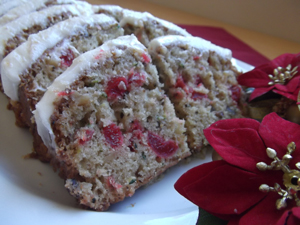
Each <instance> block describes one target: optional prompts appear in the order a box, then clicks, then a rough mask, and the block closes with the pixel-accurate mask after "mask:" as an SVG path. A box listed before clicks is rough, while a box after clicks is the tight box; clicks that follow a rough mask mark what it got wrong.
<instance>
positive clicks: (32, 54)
mask: <svg viewBox="0 0 300 225" xmlns="http://www.w3.org/2000/svg"><path fill="white" fill-rule="evenodd" d="M103 23H117V21H116V20H115V19H113V18H112V17H109V16H106V15H104V14H100V15H96V14H95V15H91V16H80V17H73V18H70V19H68V20H65V21H62V22H59V23H57V24H55V25H54V26H52V27H50V28H48V29H46V30H43V31H41V32H39V33H37V34H33V35H30V36H29V38H28V40H27V41H26V42H24V43H23V44H22V45H20V46H19V47H18V48H16V49H15V50H14V51H12V52H11V53H10V54H8V55H7V56H6V57H5V58H4V59H3V60H2V63H1V78H2V85H3V89H4V93H5V94H6V95H7V96H8V97H9V98H10V99H12V100H14V101H18V99H19V98H18V86H19V84H20V81H21V79H20V77H19V76H20V75H21V74H22V73H23V72H24V71H25V70H26V69H27V68H28V67H30V66H31V65H32V64H33V63H34V62H35V61H36V60H37V59H38V58H39V57H40V56H41V55H42V54H43V53H44V51H45V50H47V49H50V48H52V47H54V46H55V45H56V44H57V43H59V42H60V41H62V40H63V39H64V38H66V37H69V36H72V34H75V33H78V32H82V33H85V32H86V30H85V29H86V28H85V25H87V24H90V25H92V24H103Z"/></svg>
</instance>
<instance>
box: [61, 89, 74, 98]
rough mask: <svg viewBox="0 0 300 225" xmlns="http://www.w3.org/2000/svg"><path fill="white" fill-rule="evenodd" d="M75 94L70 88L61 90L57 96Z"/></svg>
mask: <svg viewBox="0 0 300 225" xmlns="http://www.w3.org/2000/svg"><path fill="white" fill-rule="evenodd" d="M71 94H73V92H72V91H71V90H69V89H66V90H65V91H60V92H58V93H57V96H59V97H61V96H69V95H71Z"/></svg>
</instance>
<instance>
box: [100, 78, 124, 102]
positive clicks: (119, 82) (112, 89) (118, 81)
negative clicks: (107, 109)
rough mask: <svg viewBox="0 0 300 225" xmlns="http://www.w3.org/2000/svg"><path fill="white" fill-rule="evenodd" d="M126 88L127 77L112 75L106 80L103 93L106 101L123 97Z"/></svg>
mask: <svg viewBox="0 0 300 225" xmlns="http://www.w3.org/2000/svg"><path fill="white" fill-rule="evenodd" d="M127 90H128V82H127V79H126V78H125V77H114V78H112V79H111V80H110V81H108V83H107V87H106V90H105V93H106V94H107V99H108V101H113V100H115V99H117V98H121V97H123V95H124V94H125V92H126V91H127Z"/></svg>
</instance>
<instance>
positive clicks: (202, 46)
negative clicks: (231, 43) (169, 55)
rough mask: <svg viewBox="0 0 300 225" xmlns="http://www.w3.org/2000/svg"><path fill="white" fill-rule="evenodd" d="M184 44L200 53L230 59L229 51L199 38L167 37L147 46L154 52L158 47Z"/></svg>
mask: <svg viewBox="0 0 300 225" xmlns="http://www.w3.org/2000/svg"><path fill="white" fill-rule="evenodd" d="M174 44H175V45H176V44H184V45H189V46H191V47H193V48H196V49H198V50H200V51H201V52H208V51H215V52H216V53H217V54H219V55H220V56H222V57H223V58H225V59H229V60H230V59H231V58H232V53H231V50H229V49H227V48H222V47H220V46H217V45H215V44H213V43H211V42H210V41H207V40H205V39H202V38H199V37H184V36H179V35H168V36H163V37H158V38H155V39H153V40H152V41H151V42H150V44H149V48H148V50H149V52H155V51H156V49H157V48H158V47H161V46H168V45H174Z"/></svg>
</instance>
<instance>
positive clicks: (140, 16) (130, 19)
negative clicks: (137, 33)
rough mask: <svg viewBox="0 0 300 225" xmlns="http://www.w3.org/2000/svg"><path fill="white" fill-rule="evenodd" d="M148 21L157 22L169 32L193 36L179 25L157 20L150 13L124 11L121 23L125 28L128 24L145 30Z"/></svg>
mask: <svg viewBox="0 0 300 225" xmlns="http://www.w3.org/2000/svg"><path fill="white" fill-rule="evenodd" d="M147 20H155V21H156V22H158V23H160V24H161V25H162V26H164V27H166V28H168V29H169V30H173V31H176V32H178V33H179V34H181V35H183V36H191V34H189V33H188V32H187V31H186V30H184V29H182V28H181V27H178V26H177V25H175V24H173V23H171V22H169V21H166V20H163V19H159V18H156V17H154V16H153V15H152V14H150V13H148V12H136V11H132V10H128V9H124V10H123V18H122V20H121V21H120V25H121V26H122V27H123V26H124V25H125V24H127V23H128V24H132V25H134V26H137V27H141V28H143V27H144V23H145V22H146V21H147Z"/></svg>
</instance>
